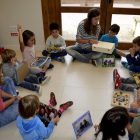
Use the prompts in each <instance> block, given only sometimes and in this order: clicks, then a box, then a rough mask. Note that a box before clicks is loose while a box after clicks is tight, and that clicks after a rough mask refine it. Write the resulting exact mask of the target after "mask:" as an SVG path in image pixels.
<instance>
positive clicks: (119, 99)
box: [111, 91, 130, 107]
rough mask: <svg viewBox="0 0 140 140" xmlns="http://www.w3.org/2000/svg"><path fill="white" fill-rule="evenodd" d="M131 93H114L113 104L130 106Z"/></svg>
mask: <svg viewBox="0 0 140 140" xmlns="http://www.w3.org/2000/svg"><path fill="white" fill-rule="evenodd" d="M129 98H130V96H129V94H127V93H125V92H122V91H117V92H114V93H113V97H112V101H111V105H113V106H122V107H128V106H129Z"/></svg>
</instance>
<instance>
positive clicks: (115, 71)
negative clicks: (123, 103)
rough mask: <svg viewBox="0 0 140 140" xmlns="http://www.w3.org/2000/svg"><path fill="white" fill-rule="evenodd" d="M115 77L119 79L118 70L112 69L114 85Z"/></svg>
mask: <svg viewBox="0 0 140 140" xmlns="http://www.w3.org/2000/svg"><path fill="white" fill-rule="evenodd" d="M117 77H119V78H120V75H119V73H118V70H117V69H114V70H113V81H114V83H115V81H116V78H117Z"/></svg>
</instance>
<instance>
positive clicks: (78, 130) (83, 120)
mask: <svg viewBox="0 0 140 140" xmlns="http://www.w3.org/2000/svg"><path fill="white" fill-rule="evenodd" d="M92 125H93V123H92V119H91V115H90V112H89V111H87V112H86V113H84V114H83V115H82V116H81V117H79V118H78V119H77V120H76V121H74V122H73V123H72V126H73V129H74V132H75V135H76V138H79V137H80V136H81V135H83V134H84V133H85V132H86V131H87V130H88V129H89V128H90V127H91V126H92Z"/></svg>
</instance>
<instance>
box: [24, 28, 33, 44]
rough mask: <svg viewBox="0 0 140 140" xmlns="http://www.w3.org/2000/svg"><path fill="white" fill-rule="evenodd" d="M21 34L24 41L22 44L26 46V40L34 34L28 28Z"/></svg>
mask: <svg viewBox="0 0 140 140" xmlns="http://www.w3.org/2000/svg"><path fill="white" fill-rule="evenodd" d="M22 36H23V42H24V45H25V46H27V41H28V40H29V39H30V38H31V37H32V36H35V34H34V33H33V32H32V31H30V30H25V31H24V32H23V33H22ZM35 43H36V40H35Z"/></svg>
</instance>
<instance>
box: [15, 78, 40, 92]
mask: <svg viewBox="0 0 140 140" xmlns="http://www.w3.org/2000/svg"><path fill="white" fill-rule="evenodd" d="M13 81H14V84H15V85H16V86H20V87H23V88H26V89H29V90H32V91H36V88H37V86H36V85H34V84H41V81H39V80H38V78H37V77H32V76H27V77H26V78H25V79H24V80H23V81H22V82H21V83H20V84H19V85H17V82H16V80H15V79H13ZM32 83H34V84H32Z"/></svg>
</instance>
